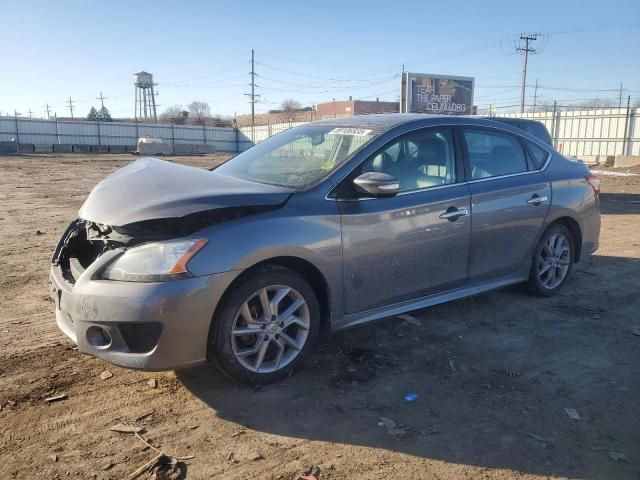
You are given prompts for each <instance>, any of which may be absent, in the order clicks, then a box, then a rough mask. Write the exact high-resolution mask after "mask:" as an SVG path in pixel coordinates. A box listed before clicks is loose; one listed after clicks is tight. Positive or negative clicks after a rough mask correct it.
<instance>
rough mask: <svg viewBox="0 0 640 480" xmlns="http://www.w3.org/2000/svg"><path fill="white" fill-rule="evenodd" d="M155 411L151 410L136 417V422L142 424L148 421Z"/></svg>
mask: <svg viewBox="0 0 640 480" xmlns="http://www.w3.org/2000/svg"><path fill="white" fill-rule="evenodd" d="M153 413H154V411H153V410H151V411H149V412H147V413H143V414H142V415H140V416H139V417H136V422H140V421H142V420H145V419H147V418H148V417H150V416H151V415H153Z"/></svg>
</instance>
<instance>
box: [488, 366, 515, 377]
mask: <svg viewBox="0 0 640 480" xmlns="http://www.w3.org/2000/svg"><path fill="white" fill-rule="evenodd" d="M493 371H494V372H497V373H501V374H502V375H506V376H507V377H519V376H520V372H516V371H515V370H500V369H498V368H494V369H493Z"/></svg>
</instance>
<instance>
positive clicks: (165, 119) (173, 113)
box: [160, 105, 189, 125]
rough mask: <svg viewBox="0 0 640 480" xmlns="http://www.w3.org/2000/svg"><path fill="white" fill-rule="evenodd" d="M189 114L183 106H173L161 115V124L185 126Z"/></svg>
mask: <svg viewBox="0 0 640 480" xmlns="http://www.w3.org/2000/svg"><path fill="white" fill-rule="evenodd" d="M188 115H189V112H187V111H186V110H185V109H184V108H182V105H171V106H170V107H169V108H167V109H166V110H165V111H164V112H162V113H161V114H160V123H173V124H175V125H184V123H185V121H186V119H187V117H188Z"/></svg>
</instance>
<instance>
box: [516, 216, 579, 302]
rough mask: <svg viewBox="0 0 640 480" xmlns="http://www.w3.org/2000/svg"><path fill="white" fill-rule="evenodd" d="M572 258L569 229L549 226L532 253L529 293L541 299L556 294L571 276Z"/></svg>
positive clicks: (555, 225)
mask: <svg viewBox="0 0 640 480" xmlns="http://www.w3.org/2000/svg"><path fill="white" fill-rule="evenodd" d="M554 245H555V249H554V248H553V246H554ZM574 256H575V243H574V240H573V236H572V235H571V232H570V231H569V229H568V228H566V227H565V226H564V225H560V224H553V225H551V226H550V227H549V228H548V229H547V231H546V232H544V234H543V235H542V237H541V238H540V241H539V242H538V245H536V249H535V251H534V253H533V259H532V262H531V274H530V275H529V282H528V287H529V291H530V292H531V293H533V294H535V295H539V296H542V297H550V296H552V295H555V294H556V293H558V291H559V290H560V289H561V288H562V286H563V285H564V284H565V282H566V281H567V278H569V275H570V274H571V270H572V269H573V263H574Z"/></svg>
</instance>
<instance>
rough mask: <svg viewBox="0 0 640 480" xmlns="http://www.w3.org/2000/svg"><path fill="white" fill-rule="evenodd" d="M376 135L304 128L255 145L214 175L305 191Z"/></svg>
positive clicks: (322, 127) (321, 127)
mask: <svg viewBox="0 0 640 480" xmlns="http://www.w3.org/2000/svg"><path fill="white" fill-rule="evenodd" d="M376 135H377V132H374V131H373V130H370V129H368V128H352V127H335V126H330V125H303V126H300V127H296V128H291V129H289V130H286V131H284V132H282V133H280V134H278V135H275V136H273V137H271V138H269V139H267V140H265V141H264V142H261V143H259V144H257V145H256V146H254V147H252V148H250V149H249V150H247V151H246V152H243V153H241V154H240V155H238V156H236V157H234V158H232V159H231V160H229V161H228V162H226V163H224V164H222V165H220V166H219V167H218V168H217V169H216V170H215V171H216V173H222V174H223V175H229V176H232V177H237V178H242V179H245V180H251V181H254V182H260V183H268V184H272V185H279V186H283V187H292V188H296V189H303V188H308V187H311V186H313V185H316V184H317V183H319V182H320V180H322V179H323V178H325V177H326V176H327V175H328V174H329V173H330V172H331V171H333V170H334V169H335V168H337V167H338V166H339V165H341V164H342V162H344V161H345V159H347V158H348V157H349V156H350V155H351V154H353V153H354V152H355V151H356V150H358V149H359V148H360V147H362V146H363V145H365V144H366V143H368V142H369V141H371V140H372V139H373V138H374V137H375V136H376Z"/></svg>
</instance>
